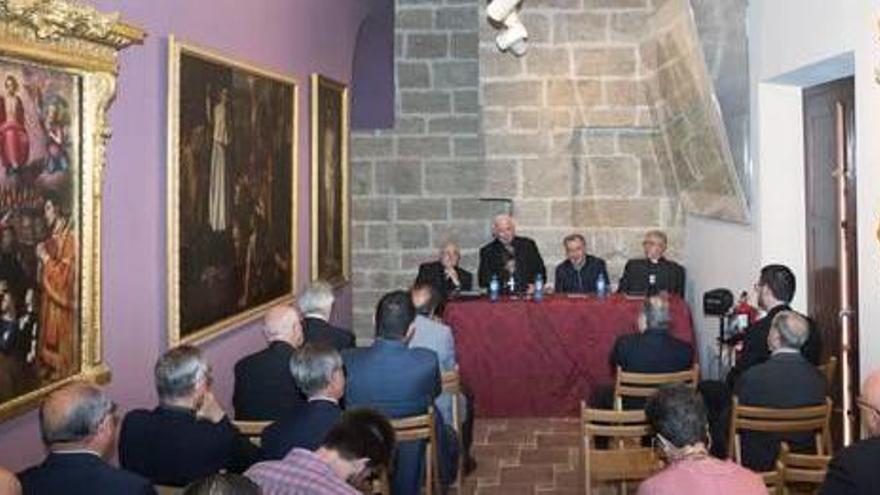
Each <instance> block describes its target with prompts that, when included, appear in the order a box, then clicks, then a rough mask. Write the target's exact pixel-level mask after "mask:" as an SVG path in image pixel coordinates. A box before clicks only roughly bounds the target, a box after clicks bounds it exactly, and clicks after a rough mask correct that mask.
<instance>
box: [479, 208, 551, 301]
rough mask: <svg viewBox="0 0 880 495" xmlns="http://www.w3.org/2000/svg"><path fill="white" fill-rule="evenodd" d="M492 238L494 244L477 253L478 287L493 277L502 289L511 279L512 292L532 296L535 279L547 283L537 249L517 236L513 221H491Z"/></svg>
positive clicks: (505, 218) (501, 218)
mask: <svg viewBox="0 0 880 495" xmlns="http://www.w3.org/2000/svg"><path fill="white" fill-rule="evenodd" d="M492 235H493V236H494V237H495V240H493V241H492V242H490V243H489V244H486V245H485V246H483V247H482V248H481V249H480V269H479V272H478V278H479V282H480V287H488V286H489V282H490V281H491V280H492V276H493V275H495V276H497V277H498V281H499V282H500V283H501V286H502V287H505V286H506V283H507V281H508V280H509V279H510V277H511V276H512V277H513V279H514V282H515V285H516V287H515V288H514V291H515V292H532V290H533V288H534V284H535V278H536V277H537V276H538V275H541V277H543V278H544V280H545V281H546V280H547V268H546V267H545V266H544V259H543V258H541V253H540V252H539V251H538V245H537V244H535V241H533V240H532V239H529V238H528V237H519V236H517V235H516V223H515V222H514V221H513V217H511V216H510V215H506V214H502V215H498V216H496V217H495V219H494V220H493V221H492Z"/></svg>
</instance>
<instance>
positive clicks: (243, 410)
mask: <svg viewBox="0 0 880 495" xmlns="http://www.w3.org/2000/svg"><path fill="white" fill-rule="evenodd" d="M301 319H302V315H301V313H300V311H299V309H298V308H297V307H296V306H291V305H289V304H281V305H278V306H275V307H274V308H272V309H270V310H269V312H268V313H266V316H265V318H264V320H263V335H265V337H266V341H267V342H268V344H269V345H268V346H266V348H265V349H263V350H261V351H258V352H255V353H253V354H251V355H249V356H245V357H243V358H241V359H240V360H239V361H238V362H237V363H235V388H234V390H233V392H232V407H233V409H234V410H235V419H237V420H246V421H274V420H276V419H278V418H281V417H282V416H284V415H285V414H289V413H291V412H293V411H295V410H297V409H299V408H301V407H303V405H305V402H306V398H305V396H304V395H303V393H302V392H301V391H300V390H299V388H297V386H296V382H294V380H293V377H292V376H290V368H289V367H290V357H291V356H293V353H294V351H295V350H296V349H297V348H299V347H300V346H302V344H303V329H302V323H301V321H300V320H301Z"/></svg>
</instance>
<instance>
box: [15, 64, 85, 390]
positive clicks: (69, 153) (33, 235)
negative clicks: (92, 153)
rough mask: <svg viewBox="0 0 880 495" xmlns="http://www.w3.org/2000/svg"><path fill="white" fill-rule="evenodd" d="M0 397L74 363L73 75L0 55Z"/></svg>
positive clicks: (75, 368) (74, 369)
mask: <svg viewBox="0 0 880 495" xmlns="http://www.w3.org/2000/svg"><path fill="white" fill-rule="evenodd" d="M0 80H2V83H3V89H2V96H0V402H5V401H7V400H10V399H12V398H14V397H17V396H20V395H23V394H27V393H29V392H31V391H33V390H36V389H38V388H40V387H43V386H45V385H48V384H51V383H53V382H56V381H60V380H63V379H65V378H68V377H70V376H72V375H74V374H76V373H78V372H79V370H80V345H81V339H80V334H81V326H80V323H81V322H80V315H79V308H80V304H79V298H80V294H79V291H78V287H79V283H80V271H79V267H80V259H81V257H82V254H81V252H80V249H79V246H80V245H81V243H80V241H79V239H78V236H79V233H80V222H79V220H78V218H79V216H80V214H81V213H80V212H81V210H80V205H79V200H78V198H79V194H78V192H79V191H78V189H79V187H81V184H80V180H79V176H80V172H81V168H82V167H81V159H80V157H81V154H80V143H79V140H80V85H81V80H80V77H79V76H77V75H75V74H73V73H70V72H65V71H61V70H54V69H50V68H47V67H41V66H38V65H33V64H27V63H21V62H17V61H14V60H6V59H0Z"/></svg>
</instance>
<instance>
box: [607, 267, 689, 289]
mask: <svg viewBox="0 0 880 495" xmlns="http://www.w3.org/2000/svg"><path fill="white" fill-rule="evenodd" d="M651 275H654V276H655V281H654V290H657V291H664V290H665V291H667V292H671V293H674V294H678V295H679V296H682V297H684V280H685V277H684V267H682V266H681V265H679V264H678V263H676V262H674V261H670V260H668V259H666V258H660V260H658V261H657V263H652V262H651V260H649V259H647V258H642V259H637V260H629V261H627V262H626V266H625V267H623V276H622V277H620V284H619V285H618V286H617V290H618V292H623V293H624V294H647V293H648V292H650V290H651V286H650V276H651Z"/></svg>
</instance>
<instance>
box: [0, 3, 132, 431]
mask: <svg viewBox="0 0 880 495" xmlns="http://www.w3.org/2000/svg"><path fill="white" fill-rule="evenodd" d="M144 36H145V33H144V32H143V31H141V30H140V29H138V28H136V27H134V26H132V25H129V24H126V23H124V22H121V21H120V20H119V15H118V14H106V13H102V12H99V11H98V10H96V9H94V8H92V7H89V6H85V5H81V4H75V3H72V2H66V1H63V0H29V1H25V0H0V78H2V81H3V89H2V95H0V107H2V109H0V313H2V314H0V420H2V419H6V418H9V417H12V416H14V415H17V414H20V413H22V412H24V411H26V410H28V409H30V408H31V407H33V406H34V405H36V404H37V403H38V402H39V400H40V399H41V398H42V397H43V396H45V395H46V394H47V393H49V392H50V391H52V390H54V389H56V388H58V387H60V386H63V385H64V384H66V383H68V382H70V381H72V380H77V379H85V380H89V381H93V382H96V383H106V382H107V381H109V380H110V370H109V368H108V366H107V364H106V363H105V362H104V360H103V354H102V347H101V345H102V327H101V185H102V178H103V169H104V166H105V149H106V145H107V140H108V139H109V137H110V126H109V123H108V121H107V112H108V109H109V107H110V104H111V102H112V101H113V98H114V96H115V94H116V80H117V70H118V60H117V55H118V52H119V51H120V50H121V49H123V48H125V47H127V46H129V45H131V44H133V43H139V42H141V41H142V40H143V38H144Z"/></svg>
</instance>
